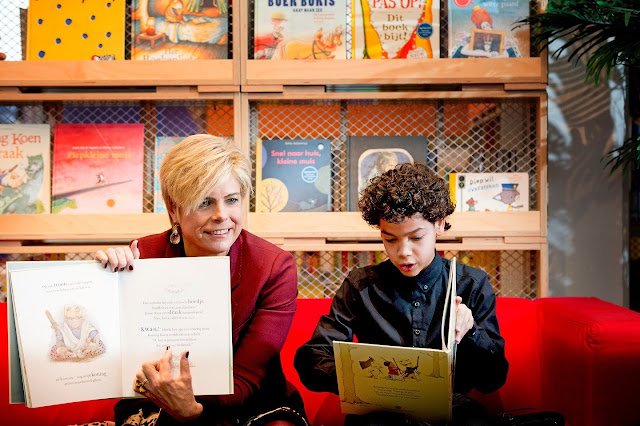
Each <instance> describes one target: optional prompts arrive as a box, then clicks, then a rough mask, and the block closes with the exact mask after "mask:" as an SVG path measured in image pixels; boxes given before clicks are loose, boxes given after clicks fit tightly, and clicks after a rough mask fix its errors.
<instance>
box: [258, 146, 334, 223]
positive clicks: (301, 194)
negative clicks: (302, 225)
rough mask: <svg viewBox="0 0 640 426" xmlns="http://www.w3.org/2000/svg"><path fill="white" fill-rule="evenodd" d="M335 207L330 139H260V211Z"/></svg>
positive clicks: (327, 209) (298, 210)
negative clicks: (332, 195) (333, 201)
mask: <svg viewBox="0 0 640 426" xmlns="http://www.w3.org/2000/svg"><path fill="white" fill-rule="evenodd" d="M330 210H331V142H330V141H329V140H328V139H282V140H279V139H275V140H262V139H258V141H257V144H256V211H257V212H279V211H283V212H300V211H330Z"/></svg>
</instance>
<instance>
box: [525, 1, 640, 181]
mask: <svg viewBox="0 0 640 426" xmlns="http://www.w3.org/2000/svg"><path fill="white" fill-rule="evenodd" d="M517 24H518V25H524V24H529V25H531V28H532V39H531V43H532V45H533V46H535V47H537V48H539V49H544V48H548V49H549V51H550V53H551V55H553V56H554V57H555V58H560V56H561V55H562V53H563V52H565V51H567V52H568V51H571V54H570V55H568V56H567V59H568V60H569V61H570V62H571V61H576V62H577V61H578V60H579V59H580V58H582V57H583V56H584V57H585V58H586V59H587V64H586V68H587V70H586V71H587V75H586V77H585V80H591V79H593V82H594V84H596V85H597V84H598V82H599V80H600V77H601V75H602V73H603V72H604V75H605V76H606V78H607V79H609V76H610V74H611V70H612V69H613V68H615V67H616V66H619V65H623V66H625V67H626V68H628V70H629V80H628V82H629V84H628V86H627V87H628V90H629V96H630V102H629V104H630V105H631V111H630V112H631V114H632V117H633V116H634V115H636V117H635V118H637V119H640V111H638V110H637V109H639V108H640V102H639V101H640V0H549V3H548V5H547V8H546V11H544V12H539V13H535V14H532V15H531V16H529V17H528V18H525V19H523V20H521V21H519V22H518V23H517ZM556 42H557V43H556ZM567 49H570V50H567ZM603 161H604V162H605V167H611V170H610V173H613V172H614V171H615V170H616V169H618V168H619V167H622V172H623V173H625V174H626V172H627V170H628V168H629V167H630V166H640V137H639V138H638V139H634V138H629V139H627V140H625V141H624V143H623V144H622V146H620V147H619V148H617V149H615V150H613V151H610V152H609V153H608V154H607V155H605V157H603Z"/></svg>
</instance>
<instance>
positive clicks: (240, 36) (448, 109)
mask: <svg viewBox="0 0 640 426" xmlns="http://www.w3.org/2000/svg"><path fill="white" fill-rule="evenodd" d="M248 3H249V4H246V3H245V2H234V4H233V8H230V9H229V19H228V22H229V40H228V46H229V56H228V57H229V59H206V60H177V61H155V60H154V61H144V60H128V59H127V60H111V61H110V60H94V61H75V60H67V61H46V60H45V61H40V60H39V61H21V60H7V61H3V62H0V94H1V96H0V123H2V124H49V125H50V126H51V129H53V127H54V125H55V124H56V123H107V122H109V123H142V124H143V125H144V129H145V134H144V142H145V148H144V152H145V153H144V185H143V203H142V205H143V208H142V212H140V213H133V214H111V215H110V214H99V215H97V214H78V215H56V214H33V215H20V214H18V215H4V216H2V217H1V219H0V253H3V260H2V262H0V274H3V273H4V261H6V260H26V259H34V260H60V259H76V260H77V259H88V258H90V257H91V255H92V253H93V252H94V251H95V250H96V249H98V248H103V247H108V246H113V245H120V244H126V243H127V242H128V241H129V240H130V239H133V238H136V237H140V236H143V235H148V234H151V233H157V232H161V231H163V230H165V229H167V228H168V226H169V221H168V217H167V216H166V214H164V213H153V211H154V179H153V173H154V156H155V143H156V140H157V139H156V138H158V137H180V136H187V135H189V134H193V133H202V132H205V133H210V134H213V135H219V136H228V137H234V138H235V140H236V142H237V143H238V144H239V145H240V146H241V148H242V149H243V150H244V151H245V152H246V153H247V154H249V156H250V158H251V159H252V161H253V163H254V173H255V170H256V167H257V166H256V164H255V160H256V152H255V151H256V146H257V141H258V139H262V140H274V139H281V140H285V139H322V140H328V141H329V143H330V144H331V146H330V152H331V162H330V164H331V167H330V173H331V179H330V189H329V191H330V204H331V205H330V211H300V212H298V211H293V212H291V211H290V212H270V213H265V212H257V211H256V208H255V196H254V197H252V198H251V200H249V201H248V202H247V203H246V220H245V228H246V229H248V230H249V231H250V232H253V233H255V234H257V235H259V236H261V237H263V238H266V239H267V240H269V241H271V242H273V243H274V244H277V245H279V246H281V247H282V248H283V249H285V250H288V251H291V252H292V253H293V254H294V257H295V258H296V262H297V264H298V267H299V282H300V297H330V296H332V295H333V294H334V292H335V290H336V289H337V286H338V285H339V284H340V283H341V282H342V279H343V278H344V276H345V275H346V272H347V271H348V270H349V269H350V268H351V267H352V266H355V265H356V264H367V263H374V262H378V261H380V260H382V259H384V258H385V255H384V252H383V246H382V243H381V240H380V236H379V232H378V231H377V230H375V229H372V228H370V227H369V226H368V225H366V223H365V222H364V221H363V220H362V219H361V218H360V216H359V213H358V212H356V211H349V202H348V200H349V196H350V194H349V187H350V185H349V179H353V178H354V177H353V176H350V174H349V170H350V164H351V161H354V160H353V159H351V158H350V155H349V153H350V151H349V141H350V137H352V136H354V137H355V136H358V137H364V136H377V137H382V136H409V137H422V138H424V141H425V144H424V145H425V146H424V157H423V158H422V157H421V158H420V159H419V160H418V161H423V162H426V164H427V165H428V166H429V167H431V168H432V169H433V170H434V171H436V172H437V173H441V175H442V176H443V177H447V174H448V173H450V172H452V171H455V172H458V173H492V172H495V173H497V172H500V173H508V172H520V173H527V174H528V176H529V191H528V193H529V197H528V200H520V201H522V202H528V206H529V208H528V211H512V212H484V211H474V212H455V213H454V214H453V215H452V217H451V220H450V222H451V224H452V228H451V229H450V230H449V231H447V233H446V234H445V239H442V240H439V241H438V243H437V249H438V250H439V251H440V252H441V254H442V255H443V256H445V257H447V258H451V257H454V256H455V257H457V258H458V262H463V263H468V264H470V265H472V266H476V267H480V268H482V269H484V270H485V271H487V273H488V274H489V277H490V280H491V282H492V284H493V285H494V287H495V289H496V292H497V294H498V295H502V296H515V297H528V298H535V297H544V296H546V294H547V281H548V259H547V257H548V251H547V247H548V246H547V238H546V236H547V216H546V207H547V206H546V203H547V201H546V199H547V193H546V191H547V189H546V186H547V176H546V174H547V172H546V162H547V160H546V157H547V152H546V133H547V130H546V114H547V111H546V108H547V107H546V84H547V68H546V67H547V64H546V59H545V57H544V56H536V55H531V56H529V57H518V58H491V59H486V58H448V57H447V54H446V46H447V28H446V17H445V16H442V15H441V17H440V22H442V23H443V24H442V25H441V29H440V42H441V46H440V47H441V49H440V52H441V53H440V58H434V59H397V60H390V59H362V60H354V59H342V60H260V59H253V57H254V45H253V43H254V35H253V34H254V28H253V26H254V19H253V11H254V5H253V2H248ZM440 9H441V13H442V12H443V10H445V11H446V8H443V7H441V8H440ZM126 13H127V14H128V15H127V16H130V14H131V10H127V12H126ZM23 15H24V14H23ZM16 17H17V18H16V19H19V14H16ZM18 26H19V25H18ZM125 40H126V43H127V46H126V48H125V57H128V56H127V53H126V52H127V51H128V50H129V49H130V44H131V37H126V38H125ZM51 136H52V138H51V140H52V144H55V140H53V133H52V135H51ZM52 146H53V145H52ZM254 176H255V174H254ZM254 186H255V182H254ZM3 285H4V284H3ZM1 291H4V288H3V289H2V290H1ZM0 298H2V295H1V294H0Z"/></svg>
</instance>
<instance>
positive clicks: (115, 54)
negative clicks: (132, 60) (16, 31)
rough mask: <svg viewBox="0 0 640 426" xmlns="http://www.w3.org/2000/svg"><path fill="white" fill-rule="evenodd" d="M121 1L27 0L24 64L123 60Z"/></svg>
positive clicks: (123, 4) (123, 3)
mask: <svg viewBox="0 0 640 426" xmlns="http://www.w3.org/2000/svg"><path fill="white" fill-rule="evenodd" d="M124 15H125V0H57V1H49V0H30V1H29V13H28V18H27V60H29V61H38V60H44V61H49V60H113V59H124V20H125V16H124Z"/></svg>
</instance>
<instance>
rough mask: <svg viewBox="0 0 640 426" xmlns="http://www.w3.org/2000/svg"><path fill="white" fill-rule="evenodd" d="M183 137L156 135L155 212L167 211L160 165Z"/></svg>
mask: <svg viewBox="0 0 640 426" xmlns="http://www.w3.org/2000/svg"><path fill="white" fill-rule="evenodd" d="M182 139H184V138H182V137H173V136H156V155H155V159H154V163H153V212H154V213H166V212H167V207H166V206H165V205H164V200H163V199H162V188H161V187H160V166H162V162H163V161H164V157H165V156H166V155H167V152H169V150H170V149H171V148H173V147H174V146H176V145H177V144H178V143H179V142H180V141H181V140H182Z"/></svg>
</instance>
